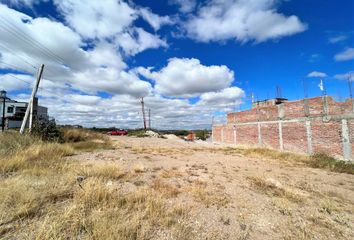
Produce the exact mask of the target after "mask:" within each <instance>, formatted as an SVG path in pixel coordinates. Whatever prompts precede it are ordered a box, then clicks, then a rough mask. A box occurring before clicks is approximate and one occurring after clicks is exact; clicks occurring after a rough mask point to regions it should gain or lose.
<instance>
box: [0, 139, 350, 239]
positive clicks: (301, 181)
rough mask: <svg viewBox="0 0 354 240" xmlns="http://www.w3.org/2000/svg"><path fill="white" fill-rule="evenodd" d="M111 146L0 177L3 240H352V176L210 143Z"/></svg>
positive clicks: (298, 159) (115, 142)
mask: <svg viewBox="0 0 354 240" xmlns="http://www.w3.org/2000/svg"><path fill="white" fill-rule="evenodd" d="M98 143H100V142H98ZM100 144H101V143H100ZM110 144H111V147H110V149H101V150H93V149H90V151H86V152H83V151H85V148H83V150H82V149H79V151H78V149H77V148H76V150H75V149H74V152H70V154H66V152H64V153H62V157H61V158H60V160H59V159H57V161H55V163H56V164H57V163H58V162H61V163H62V165H61V166H57V165H56V164H53V166H46V167H47V168H48V169H49V170H48V172H43V166H42V165H41V168H38V169H37V170H36V169H33V168H32V167H31V168H29V167H28V168H26V169H27V170H26V169H23V170H16V171H12V173H11V174H10V173H6V174H5V171H3V174H2V177H1V178H0V180H1V186H0V190H1V194H2V196H1V197H0V204H1V205H0V206H1V209H0V210H1V211H7V213H4V212H3V213H2V214H0V220H1V222H0V238H4V239H35V238H37V239H354V232H353V229H354V215H353V213H354V175H351V174H346V173H337V172H331V171H329V170H324V169H318V168H311V167H309V164H307V163H306V161H307V158H306V157H304V156H296V155H292V154H279V153H277V152H272V151H265V150H247V149H246V150H245V149H234V148H228V147H222V146H217V145H213V144H210V143H187V142H183V141H182V140H172V139H159V138H133V137H113V138H112V139H111V143H110ZM69 150H70V149H65V151H69ZM62 151H63V150H62ZM68 155H70V156H68ZM28 169H30V170H28ZM51 169H52V170H51ZM79 183H80V184H79ZM13 186H16V188H18V189H16V188H13ZM10 187H11V189H10ZM29 189H34V190H33V192H31V191H29ZM43 189H45V190H43ZM41 191H42V192H41ZM13 192H15V193H13ZM38 192H39V193H41V194H42V195H43V194H44V195H45V196H42V195H41V196H37V195H38ZM25 193H26V194H27V195H28V194H30V195H31V196H27V195H25ZM3 194H5V195H6V194H7V197H4V195H3ZM36 194H37V195H36ZM4 199H5V200H4ZM36 201H39V203H38V202H37V203H36ZM11 203H12V204H11Z"/></svg>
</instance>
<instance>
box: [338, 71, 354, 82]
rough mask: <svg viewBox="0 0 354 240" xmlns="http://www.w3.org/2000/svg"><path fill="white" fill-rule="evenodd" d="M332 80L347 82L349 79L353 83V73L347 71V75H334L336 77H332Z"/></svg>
mask: <svg viewBox="0 0 354 240" xmlns="http://www.w3.org/2000/svg"><path fill="white" fill-rule="evenodd" d="M334 78H335V79H338V80H348V79H350V81H354V71H349V72H347V73H341V74H336V75H334Z"/></svg>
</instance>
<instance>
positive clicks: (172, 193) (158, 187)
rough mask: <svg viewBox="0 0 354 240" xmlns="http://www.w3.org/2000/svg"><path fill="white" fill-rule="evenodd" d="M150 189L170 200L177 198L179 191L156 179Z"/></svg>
mask: <svg viewBox="0 0 354 240" xmlns="http://www.w3.org/2000/svg"><path fill="white" fill-rule="evenodd" d="M152 188H153V189H154V190H155V191H157V192H160V193H161V194H163V195H164V196H165V197H168V198H171V197H177V196H178V194H179V193H180V191H179V190H178V188H177V187H175V186H173V185H171V184H168V183H166V182H163V181H161V180H160V179H157V180H155V181H154V183H153V185H152Z"/></svg>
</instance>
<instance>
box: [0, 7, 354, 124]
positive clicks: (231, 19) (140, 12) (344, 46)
mask: <svg viewBox="0 0 354 240" xmlns="http://www.w3.org/2000/svg"><path fill="white" fill-rule="evenodd" d="M1 3H2V5H0V6H1V8H0V16H1V15H2V16H3V18H0V29H1V35H0V53H1V55H0V61H1V62H0V86H1V85H2V86H1V87H0V88H4V89H5V90H7V91H8V92H9V94H10V96H12V97H13V98H15V99H19V100H26V99H28V94H29V92H30V87H31V85H30V84H27V85H26V84H24V83H25V82H24V81H26V82H28V83H32V82H33V73H34V72H35V69H33V68H32V69H31V66H30V65H29V64H28V63H26V62H29V63H30V64H33V65H35V66H38V65H39V64H40V63H44V64H45V65H46V68H45V76H44V81H43V83H42V88H41V90H40V91H39V96H40V101H41V103H42V104H44V105H47V106H48V107H49V110H50V114H51V115H52V116H53V117H55V118H56V119H57V121H58V122H59V123H66V124H76V123H80V124H82V125H85V126H121V127H139V126H140V125H141V114H140V113H139V101H138V99H139V97H142V96H143V97H145V99H146V103H147V106H148V108H151V109H152V112H153V113H154V114H153V117H154V118H153V122H155V123H156V127H159V128H202V127H209V126H210V121H211V120H210V119H211V118H212V116H213V115H217V121H222V120H223V119H224V115H225V113H227V112H230V111H232V110H234V109H237V110H240V109H246V108H249V107H250V102H251V98H250V96H251V95H252V94H253V95H254V97H255V99H260V100H261V99H266V98H272V97H274V96H275V94H276V93H275V92H276V90H275V89H276V86H279V87H280V88H281V90H282V96H283V97H286V98H289V99H291V100H294V99H299V98H303V96H304V90H303V82H306V86H307V89H308V95H309V96H310V97H313V96H318V95H321V91H320V89H319V87H318V84H319V81H320V79H323V80H324V82H325V86H326V90H327V92H328V94H329V95H332V96H333V97H335V98H336V99H338V100H342V99H345V98H346V97H348V96H349V91H348V83H347V81H346V79H347V77H348V76H350V73H351V72H352V71H354V14H353V11H354V10H353V9H354V6H353V5H354V2H353V1H352V0H342V1H340V4H339V3H338V1H334V0H328V1H320V0H296V1H295V0H283V1H282V0H251V1H245V0H210V1H193V0H186V1H183V0H169V1H162V0H155V1H138V0H135V1H116V0H108V1H106V2H105V6H102V3H97V1H80V0H78V1H73V0H64V1H59V0H53V1H51V0H47V1H41V0H8V1H1ZM4 18H5V20H4ZM24 19H26V20H24ZM9 22H10V23H9ZM14 32H15V33H16V34H14ZM21 37H22V38H23V37H24V38H26V39H27V42H26V41H24V42H23V41H18V40H19V38H21ZM16 38H17V40H16ZM33 42H34V44H33ZM31 43H32V46H31ZM37 43H38V44H37ZM38 45H39V47H38ZM48 50H49V51H48ZM25 61H26V62H25ZM2 63H3V64H2ZM5 64H7V65H6V66H5ZM9 65H11V66H14V67H9ZM16 69H17V70H16ZM19 69H20V71H19ZM14 77H16V78H14ZM18 78H20V79H22V80H24V81H20V80H16V79H18ZM62 96H66V98H65V100H63V99H62Z"/></svg>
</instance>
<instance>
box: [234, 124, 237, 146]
mask: <svg viewBox="0 0 354 240" xmlns="http://www.w3.org/2000/svg"><path fill="white" fill-rule="evenodd" d="M234 144H235V145H236V144H237V141H236V128H234Z"/></svg>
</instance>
